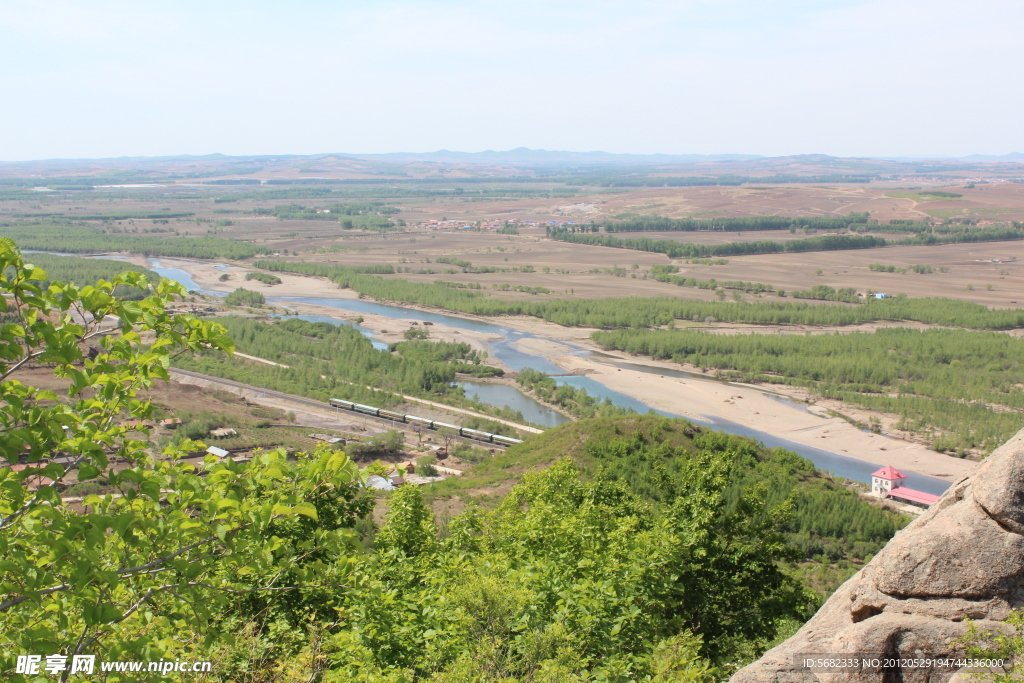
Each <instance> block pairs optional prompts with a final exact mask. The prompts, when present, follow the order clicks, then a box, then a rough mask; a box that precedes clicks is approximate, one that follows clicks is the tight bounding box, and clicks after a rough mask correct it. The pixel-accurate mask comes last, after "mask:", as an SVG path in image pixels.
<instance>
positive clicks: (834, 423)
mask: <svg viewBox="0 0 1024 683" xmlns="http://www.w3.org/2000/svg"><path fill="white" fill-rule="evenodd" d="M161 265H163V266H165V267H173V268H180V269H181V270H184V271H186V272H188V273H189V274H190V275H191V276H192V278H193V279H194V280H195V281H196V283H197V284H199V285H200V286H201V287H203V288H204V289H209V290H213V291H223V292H229V291H231V290H233V289H234V288H235V287H237V286H245V287H246V288H247V289H254V290H257V291H262V292H263V293H264V295H266V296H274V297H323V298H351V299H355V298H358V294H356V293H355V292H352V291H351V290H345V289H340V288H338V287H337V286H336V285H335V284H334V283H332V282H330V281H328V280H326V279H323V278H315V277H307V276H296V275H288V274H285V273H279V274H278V275H279V276H280V277H281V279H282V280H283V282H282V284H280V285H274V286H272V287H271V286H268V285H264V284H263V283H260V282H258V281H248V282H246V281H245V280H244V273H246V272H249V270H251V269H246V268H244V267H240V266H232V267H231V268H230V270H229V273H231V275H232V278H231V279H230V280H228V281H226V282H221V281H220V280H219V277H220V275H221V274H222V272H223V271H220V270H218V269H216V268H214V267H213V265H212V264H211V265H207V264H204V263H198V262H195V261H181V260H177V259H161ZM243 283H244V285H243ZM403 307H405V308H410V309H413V310H424V311H431V312H435V311H433V310H432V309H428V308H426V307H423V306H416V305H404V306H403ZM296 309H297V310H298V312H300V313H317V314H321V315H333V316H336V317H341V318H345V319H354V318H356V317H362V318H363V322H362V325H363V326H364V327H367V328H369V329H371V330H372V331H373V332H374V333H375V337H377V338H378V339H379V340H380V341H383V342H387V343H390V342H394V341H400V340H401V339H402V338H403V334H404V332H405V331H406V330H407V329H410V328H411V327H414V326H413V325H412V323H413V322H414V321H415V317H410V318H408V319H394V318H389V317H386V316H380V315H374V314H368V313H360V314H356V313H347V312H345V311H341V310H339V309H335V308H331V307H328V306H317V305H311V304H296ZM436 312H439V313H445V314H447V315H452V314H451V313H450V312H446V311H436ZM456 315H457V316H458V317H462V318H467V319H476V320H480V321H484V322H489V323H492V324H497V325H500V326H503V327H508V328H513V329H517V330H521V331H524V332H528V333H530V334H532V335H536V337H533V338H527V339H523V340H520V341H519V342H517V344H516V345H517V347H518V348H520V349H522V350H523V351H525V352H528V353H533V354H538V355H542V356H545V357H547V358H548V359H549V360H551V361H552V362H554V363H555V364H557V365H558V366H559V367H560V368H562V369H564V370H565V371H566V372H570V373H576V374H586V375H589V376H591V377H592V378H593V379H595V380H596V381H598V382H600V383H601V384H604V385H605V386H607V387H608V388H609V389H613V390H615V391H618V392H621V393H623V394H626V395H628V396H632V397H633V398H636V399H638V400H640V401H642V402H644V403H645V404H647V405H650V406H651V407H653V408H656V409H659V410H664V411H666V412H671V413H675V414H678V415H684V416H686V417H690V418H694V419H708V418H714V417H718V418H722V419H725V420H729V421H731V422H735V423H737V424H740V425H743V426H745V427H748V428H750V429H755V430H758V431H761V432H764V433H767V434H770V435H772V436H775V437H778V438H782V439H787V440H789V441H793V442H795V443H799V444H802V445H806V446H811V447H814V448H819V449H822V450H826V451H830V452H833V453H837V454H840V455H844V456H847V457H850V458H855V459H857V460H861V461H863V462H869V463H872V464H877V465H879V466H883V465H892V466H894V467H896V468H897V469H901V470H906V471H908V472H913V473H917V474H922V475H926V476H930V477H935V478H937V479H943V480H945V481H949V482H952V481H955V480H956V479H958V478H960V477H961V476H964V475H966V474H968V473H969V472H971V471H972V470H973V469H974V468H975V467H976V466H977V463H976V462H974V461H970V460H962V459H959V458H954V457H950V456H947V455H944V454H942V453H937V452H935V451H932V450H929V449H928V448H926V447H925V446H924V445H922V444H918V443H913V442H910V441H906V440H903V439H898V438H889V437H885V436H881V435H876V434H870V433H866V432H864V431H861V430H860V429H858V428H856V427H854V426H853V425H851V424H850V423H848V422H846V421H845V420H843V419H842V418H838V417H830V416H828V415H827V408H826V407H824V406H816V405H812V406H810V407H808V408H804V407H802V406H797V405H790V404H788V403H785V402H782V401H779V400H777V399H776V398H773V397H772V396H771V395H770V394H769V393H766V392H765V391H763V390H761V389H759V388H757V387H753V386H749V385H737V384H726V383H723V382H716V381H713V380H708V379H700V378H686V379H681V378H675V377H668V376H659V375H656V374H651V373H647V372H641V371H639V370H631V369H622V368H616V367H614V366H613V365H611V364H610V363H607V362H601V361H600V360H598V359H595V358H593V357H589V358H588V357H581V356H579V355H572V354H571V353H570V352H571V350H572V349H571V347H570V346H567V345H566V344H565V343H560V342H567V343H569V344H573V345H577V346H584V347H586V348H590V349H592V350H597V347H596V346H595V345H594V344H593V343H592V342H590V340H589V337H590V334H591V333H592V332H593V331H594V330H593V329H590V328H570V327H563V326H561V325H556V324H554V323H550V322H547V321H544V320H540V319H537V318H532V317H528V316H508V317H501V318H496V319H490V318H481V317H477V316H469V315H462V314H456ZM416 322H420V321H416ZM730 327H733V328H735V327H737V326H735V325H733V326H730ZM383 330H387V332H383ZM430 330H431V331H430V335H431V338H432V339H434V340H437V341H461V342H466V343H469V344H470V345H471V346H473V348H475V349H477V350H481V351H486V350H487V349H488V348H489V346H488V344H489V343H491V342H495V341H500V339H501V337H500V336H498V335H495V334H491V333H483V332H475V331H472V330H460V329H457V328H453V327H449V326H446V325H443V324H435V325H433V326H431V327H430ZM723 331H724V330H723ZM745 331H746V330H745ZM779 331H781V330H779ZM734 333H735V332H734ZM622 359H623V360H628V361H629V362H631V363H638V364H642V365H647V366H649V367H655V368H656V367H662V368H678V366H676V365H674V364H671V363H663V362H658V361H649V360H645V359H641V358H632V357H629V358H626V357H622ZM490 362H491V363H492V364H494V365H496V366H499V367H503V368H504V369H505V370H506V371H508V370H510V368H507V367H505V366H502V364H501V363H500V362H497V361H494V360H493V359H492V360H491V361H490Z"/></svg>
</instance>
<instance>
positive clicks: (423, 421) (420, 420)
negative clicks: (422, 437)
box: [405, 415, 434, 429]
mask: <svg viewBox="0 0 1024 683" xmlns="http://www.w3.org/2000/svg"><path fill="white" fill-rule="evenodd" d="M405 419H406V420H408V422H409V424H411V425H417V426H419V427H423V428H425V429H433V428H434V421H433V420H428V419H427V418H425V417H416V416H415V415H406V416H405Z"/></svg>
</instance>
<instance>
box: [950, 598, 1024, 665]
mask: <svg viewBox="0 0 1024 683" xmlns="http://www.w3.org/2000/svg"><path fill="white" fill-rule="evenodd" d="M957 644H958V645H960V646H962V647H963V648H964V649H965V650H966V652H967V656H968V657H970V658H971V659H980V660H997V661H999V662H1001V665H998V666H993V667H989V668H988V669H989V670H986V668H985V667H979V668H978V670H977V671H975V672H973V675H971V676H970V677H969V678H968V680H971V681H979V682H983V683H1015V682H1016V681H1019V680H1020V679H1021V671H1022V669H1024V664H1022V663H1024V657H1022V656H1024V610H1021V609H1011V610H1010V614H1009V616H1007V618H1006V622H1005V624H1004V625H1003V626H1002V627H1001V628H998V629H985V628H982V627H980V626H978V624H977V623H975V622H974V621H973V620H971V619H968V620H967V632H966V633H965V634H964V635H963V637H961V638H960V639H959V641H958V642H957Z"/></svg>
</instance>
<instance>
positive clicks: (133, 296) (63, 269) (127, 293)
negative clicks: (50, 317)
mask: <svg viewBox="0 0 1024 683" xmlns="http://www.w3.org/2000/svg"><path fill="white" fill-rule="evenodd" d="M28 258H29V260H30V261H31V263H32V265H34V266H37V267H39V268H42V269H43V270H45V271H46V276H47V278H48V279H47V280H46V281H40V283H39V284H40V285H42V286H43V287H47V286H49V281H50V280H54V281H59V282H68V283H75V284H77V285H79V286H85V285H91V284H95V283H96V281H97V280H108V281H109V280H113V279H114V278H115V277H117V276H118V275H120V274H121V273H124V272H133V273H141V274H142V275H144V276H145V277H146V279H148V280H149V281H150V282H151V283H154V284H155V283H157V282H159V281H160V276H159V275H157V274H156V273H154V272H153V271H151V270H148V269H146V268H143V267H141V266H136V265H134V264H131V263H123V262H120V261H108V260H105V259H89V258H81V257H79V256H63V255H56V254H41V253H35V254H31V255H29V257H28ZM113 293H114V296H116V297H117V298H118V299H121V300H125V301H127V300H132V301H138V300H139V299H142V298H144V297H145V292H143V291H142V290H139V289H138V288H136V287H132V286H130V285H118V286H117V287H115V288H114V292H113Z"/></svg>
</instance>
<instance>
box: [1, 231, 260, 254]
mask: <svg viewBox="0 0 1024 683" xmlns="http://www.w3.org/2000/svg"><path fill="white" fill-rule="evenodd" d="M0 234H3V235H5V236H7V237H10V238H11V239H13V240H14V241H16V242H17V243H18V245H19V246H21V248H22V249H38V250H40V251H57V252H67V253H73V254H81V253H92V252H105V251H114V252H118V251H125V252H131V253H135V254H142V255H143V256H147V257H149V256H169V257H178V258H226V259H233V260H238V259H247V258H252V257H253V256H258V255H262V254H270V253H272V251H273V250H272V249H270V248H268V247H264V246H261V245H256V244H249V243H247V242H239V241H236V240H227V239H223V238H220V237H184V236H183V237H142V236H139V235H123V234H116V235H115V234H108V233H106V232H104V231H103V230H101V229H99V228H94V227H88V226H79V225H72V224H69V223H68V224H60V223H3V224H0Z"/></svg>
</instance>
